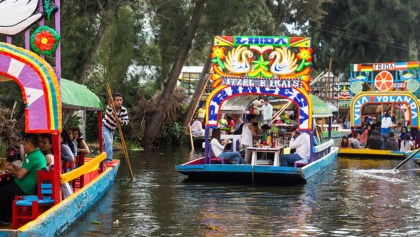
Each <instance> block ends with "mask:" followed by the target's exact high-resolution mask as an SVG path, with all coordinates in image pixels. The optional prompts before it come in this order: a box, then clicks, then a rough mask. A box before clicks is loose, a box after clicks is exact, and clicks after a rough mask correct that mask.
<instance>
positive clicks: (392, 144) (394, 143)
mask: <svg viewBox="0 0 420 237" xmlns="http://www.w3.org/2000/svg"><path fill="white" fill-rule="evenodd" d="M385 150H391V151H398V150H399V147H398V139H397V138H395V137H394V132H390V133H389V134H388V139H386V144H385Z"/></svg>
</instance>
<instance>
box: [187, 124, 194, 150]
mask: <svg viewBox="0 0 420 237" xmlns="http://www.w3.org/2000/svg"><path fill="white" fill-rule="evenodd" d="M188 128H189V129H188V130H190V143H191V151H194V140H193V137H192V131H191V125H188Z"/></svg>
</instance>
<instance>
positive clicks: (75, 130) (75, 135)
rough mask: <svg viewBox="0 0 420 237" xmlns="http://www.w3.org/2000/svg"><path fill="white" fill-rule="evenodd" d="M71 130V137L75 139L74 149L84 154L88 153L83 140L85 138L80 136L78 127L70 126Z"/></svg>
mask: <svg viewBox="0 0 420 237" xmlns="http://www.w3.org/2000/svg"><path fill="white" fill-rule="evenodd" d="M72 131H73V139H74V140H75V141H76V144H77V146H76V149H77V153H78V154H80V153H84V154H85V155H87V154H89V153H90V150H89V147H88V145H87V144H86V142H85V139H83V138H82V135H83V134H82V133H81V132H80V128H79V127H78V126H74V127H72Z"/></svg>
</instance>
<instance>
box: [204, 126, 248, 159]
mask: <svg viewBox="0 0 420 237" xmlns="http://www.w3.org/2000/svg"><path fill="white" fill-rule="evenodd" d="M220 135H221V133H220V129H218V128H217V129H213V131H212V134H211V137H212V139H211V142H210V144H211V149H212V151H213V154H214V156H216V157H218V158H221V159H224V160H225V161H228V162H232V164H245V160H244V159H243V158H242V156H241V154H240V153H239V152H236V151H235V152H228V151H224V149H225V148H226V145H227V144H228V140H226V141H225V142H224V144H223V145H222V144H221V143H220Z"/></svg>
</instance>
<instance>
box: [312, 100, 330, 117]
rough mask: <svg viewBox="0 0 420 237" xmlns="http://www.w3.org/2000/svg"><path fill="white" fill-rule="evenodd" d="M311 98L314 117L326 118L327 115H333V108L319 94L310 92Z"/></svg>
mask: <svg viewBox="0 0 420 237" xmlns="http://www.w3.org/2000/svg"><path fill="white" fill-rule="evenodd" d="M309 98H311V102H312V111H313V113H312V114H313V117H314V118H325V117H332V116H333V114H332V112H333V111H332V110H331V108H330V107H329V106H328V105H327V104H326V103H325V102H324V101H323V100H321V99H320V98H318V96H315V95H313V94H309Z"/></svg>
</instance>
